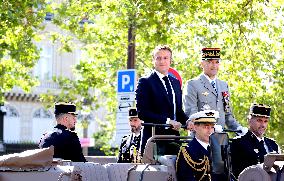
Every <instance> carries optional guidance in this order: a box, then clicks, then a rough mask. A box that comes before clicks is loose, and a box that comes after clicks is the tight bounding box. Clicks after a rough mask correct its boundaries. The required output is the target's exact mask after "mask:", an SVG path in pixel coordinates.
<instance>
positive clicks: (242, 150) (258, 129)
mask: <svg viewBox="0 0 284 181" xmlns="http://www.w3.org/2000/svg"><path fill="white" fill-rule="evenodd" d="M270 111H271V108H270V107H269V106H266V105H263V104H252V106H251V108H250V112H249V116H248V124H249V131H248V132H247V133H246V134H245V135H244V136H240V137H236V138H234V139H233V140H232V143H231V159H232V168H233V174H234V176H235V177H236V178H237V177H238V176H239V174H240V173H241V172H242V171H243V170H244V169H245V168H246V167H248V166H251V165H256V164H258V163H263V161H264V155H265V154H267V153H279V152H280V149H279V147H278V145H277V143H276V142H275V141H274V140H272V139H270V138H267V137H264V133H265V131H266V129H267V126H268V122H269V118H270Z"/></svg>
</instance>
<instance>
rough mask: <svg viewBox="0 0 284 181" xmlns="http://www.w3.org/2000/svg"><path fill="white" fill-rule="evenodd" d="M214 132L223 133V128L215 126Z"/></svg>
mask: <svg viewBox="0 0 284 181" xmlns="http://www.w3.org/2000/svg"><path fill="white" fill-rule="evenodd" d="M214 130H215V133H222V132H223V128H222V126H221V125H218V124H215V125H214Z"/></svg>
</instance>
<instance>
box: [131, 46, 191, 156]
mask: <svg viewBox="0 0 284 181" xmlns="http://www.w3.org/2000/svg"><path fill="white" fill-rule="evenodd" d="M152 62H153V65H154V70H153V71H152V72H151V74H150V75H149V76H147V77H142V78H140V79H139V82H138V86H137V89H136V101H137V111H138V116H139V118H140V119H142V120H143V121H144V122H145V123H156V124H171V125H172V127H171V128H164V127H156V128H155V134H157V135H179V129H180V128H181V125H182V124H185V123H186V121H187V119H188V117H187V116H186V114H185V113H184V111H183V109H182V91H181V86H180V82H179V81H178V80H177V79H176V78H174V77H172V76H168V71H169V68H170V64H171V62H172V50H171V49H170V47H168V46H166V45H159V46H157V47H156V48H155V49H154V51H153V61H152ZM151 136H152V129H151V127H144V129H143V138H142V153H143V150H144V147H145V145H146V142H147V140H148V139H149V138H150V137H151ZM161 146H164V147H166V148H168V150H167V151H169V152H172V151H173V152H175V151H176V150H171V149H172V147H168V146H166V143H165V144H164V145H161Z"/></svg>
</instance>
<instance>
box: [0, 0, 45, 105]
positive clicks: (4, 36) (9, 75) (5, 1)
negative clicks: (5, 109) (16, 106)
mask: <svg viewBox="0 0 284 181" xmlns="http://www.w3.org/2000/svg"><path fill="white" fill-rule="evenodd" d="M43 10H44V0H23V1H14V0H13V1H11V0H1V3H0V102H1V103H3V101H4V96H3V93H4V92H7V91H9V90H11V89H12V88H13V87H14V86H18V87H21V88H22V89H23V90H25V91H29V90H30V88H31V87H32V86H34V85H36V80H35V79H33V78H32V77H31V70H32V68H33V66H34V65H35V63H36V61H37V59H38V58H39V52H38V50H37V48H36V46H35V45H34V42H33V41H34V40H37V39H38V37H37V36H36V33H37V30H40V28H41V23H42V22H43V18H44V15H45V14H44V11H43Z"/></svg>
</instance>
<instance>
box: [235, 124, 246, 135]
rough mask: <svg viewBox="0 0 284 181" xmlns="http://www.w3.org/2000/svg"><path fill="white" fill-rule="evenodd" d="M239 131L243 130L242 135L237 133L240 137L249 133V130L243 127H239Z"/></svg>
mask: <svg viewBox="0 0 284 181" xmlns="http://www.w3.org/2000/svg"><path fill="white" fill-rule="evenodd" d="M237 130H241V131H242V132H241V133H237V134H238V135H239V136H243V135H245V134H246V133H247V132H248V128H247V127H243V126H238V127H237Z"/></svg>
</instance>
